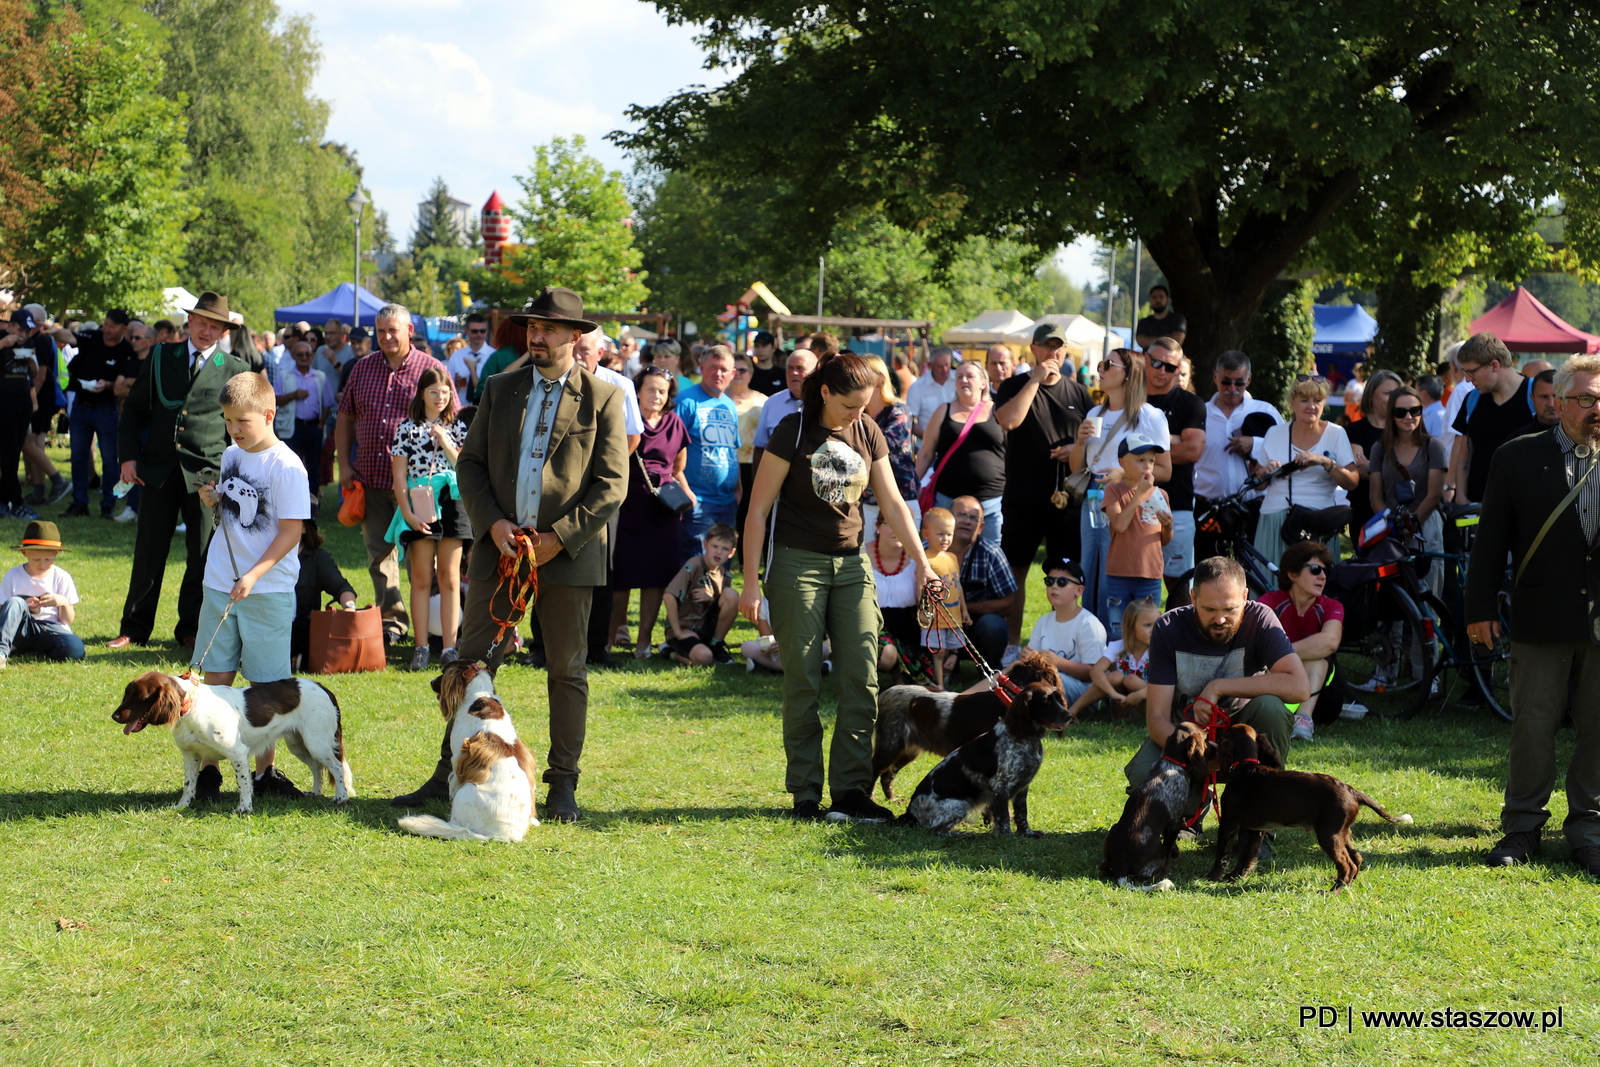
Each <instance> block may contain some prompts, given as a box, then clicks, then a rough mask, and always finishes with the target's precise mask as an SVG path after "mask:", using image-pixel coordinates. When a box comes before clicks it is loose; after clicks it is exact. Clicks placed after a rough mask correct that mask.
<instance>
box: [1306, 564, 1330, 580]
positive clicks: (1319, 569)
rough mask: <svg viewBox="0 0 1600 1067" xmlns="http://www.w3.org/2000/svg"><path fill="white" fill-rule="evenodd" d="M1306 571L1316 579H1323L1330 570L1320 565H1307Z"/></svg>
mask: <svg viewBox="0 0 1600 1067" xmlns="http://www.w3.org/2000/svg"><path fill="white" fill-rule="evenodd" d="M1305 571H1306V573H1307V574H1309V575H1311V576H1312V577H1314V578H1321V577H1322V576H1323V575H1324V574H1327V573H1328V568H1326V567H1324V566H1323V565H1322V564H1320V563H1307V564H1306V567H1305Z"/></svg>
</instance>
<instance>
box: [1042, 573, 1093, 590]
mask: <svg viewBox="0 0 1600 1067" xmlns="http://www.w3.org/2000/svg"><path fill="white" fill-rule="evenodd" d="M1082 584H1083V583H1082V582H1080V581H1078V579H1076V578H1063V577H1055V576H1051V575H1048V574H1047V575H1045V579H1044V587H1045V588H1046V589H1049V588H1051V587H1052V586H1057V585H1059V586H1060V587H1061V588H1063V589H1065V588H1066V587H1067V586H1069V585H1082Z"/></svg>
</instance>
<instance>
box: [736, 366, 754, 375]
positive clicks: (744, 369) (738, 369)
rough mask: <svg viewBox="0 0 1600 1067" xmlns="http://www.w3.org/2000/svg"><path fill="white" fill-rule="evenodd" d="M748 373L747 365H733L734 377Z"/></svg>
mask: <svg viewBox="0 0 1600 1067" xmlns="http://www.w3.org/2000/svg"><path fill="white" fill-rule="evenodd" d="M749 373H750V368H749V367H735V368H733V374H734V377H738V376H739V375H741V374H749Z"/></svg>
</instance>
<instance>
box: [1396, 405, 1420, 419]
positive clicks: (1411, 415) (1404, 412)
mask: <svg viewBox="0 0 1600 1067" xmlns="http://www.w3.org/2000/svg"><path fill="white" fill-rule="evenodd" d="M1421 414H1422V408H1420V407H1410V408H1395V409H1394V417H1395V418H1397V419H1415V418H1418V417H1419V416H1421Z"/></svg>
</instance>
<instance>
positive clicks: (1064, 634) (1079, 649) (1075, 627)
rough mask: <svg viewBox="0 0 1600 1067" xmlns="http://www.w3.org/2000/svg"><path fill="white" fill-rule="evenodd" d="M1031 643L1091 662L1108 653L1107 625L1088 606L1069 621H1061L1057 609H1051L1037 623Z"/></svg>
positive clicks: (1083, 661) (1078, 661) (1029, 643)
mask: <svg viewBox="0 0 1600 1067" xmlns="http://www.w3.org/2000/svg"><path fill="white" fill-rule="evenodd" d="M1028 647H1029V648H1031V649H1035V650H1043V651H1045V652H1053V653H1055V654H1056V655H1058V656H1060V657H1061V658H1062V659H1070V660H1071V661H1072V662H1074V663H1082V664H1084V665H1085V666H1090V665H1093V664H1095V663H1098V662H1099V661H1100V657H1101V656H1103V655H1105V654H1106V628H1105V627H1104V626H1102V625H1100V620H1099V619H1097V618H1095V617H1094V612H1092V611H1089V610H1087V609H1079V611H1078V617H1077V618H1075V619H1071V620H1069V621H1067V622H1057V621H1056V613H1055V612H1054V611H1047V612H1045V613H1044V614H1043V615H1041V616H1039V621H1038V622H1036V623H1034V624H1033V633H1032V634H1030V635H1029V636H1028Z"/></svg>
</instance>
